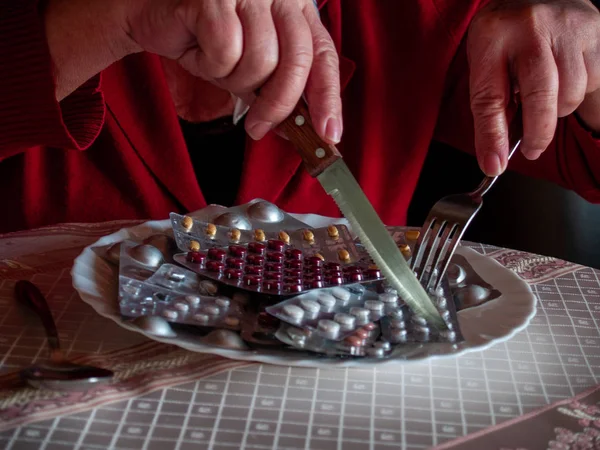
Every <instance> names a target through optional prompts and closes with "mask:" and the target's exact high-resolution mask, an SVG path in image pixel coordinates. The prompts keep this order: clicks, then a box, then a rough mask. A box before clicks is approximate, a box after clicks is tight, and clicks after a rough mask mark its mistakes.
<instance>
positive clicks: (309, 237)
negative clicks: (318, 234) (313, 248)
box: [303, 230, 315, 242]
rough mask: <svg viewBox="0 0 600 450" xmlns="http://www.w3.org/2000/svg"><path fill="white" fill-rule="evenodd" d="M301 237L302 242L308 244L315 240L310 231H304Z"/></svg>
mask: <svg viewBox="0 0 600 450" xmlns="http://www.w3.org/2000/svg"><path fill="white" fill-rule="evenodd" d="M303 237H304V240H305V241H308V242H312V241H314V240H315V235H314V234H313V232H312V231H310V230H304V234H303Z"/></svg>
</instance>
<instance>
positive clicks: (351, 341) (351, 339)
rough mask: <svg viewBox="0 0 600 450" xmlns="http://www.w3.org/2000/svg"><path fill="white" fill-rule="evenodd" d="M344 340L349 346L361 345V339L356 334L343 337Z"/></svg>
mask: <svg viewBox="0 0 600 450" xmlns="http://www.w3.org/2000/svg"><path fill="white" fill-rule="evenodd" d="M344 342H345V343H346V344H347V345H349V346H350V347H360V346H361V345H362V339H361V338H359V337H358V336H348V337H347V338H346V339H344Z"/></svg>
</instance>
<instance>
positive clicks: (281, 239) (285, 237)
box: [279, 230, 290, 244]
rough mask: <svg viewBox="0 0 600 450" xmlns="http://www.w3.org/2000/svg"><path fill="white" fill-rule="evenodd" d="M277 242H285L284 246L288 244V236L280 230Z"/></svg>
mask: <svg viewBox="0 0 600 450" xmlns="http://www.w3.org/2000/svg"><path fill="white" fill-rule="evenodd" d="M279 240H280V241H283V242H285V243H286V244H289V243H290V235H289V234H287V233H286V232H285V231H283V230H282V231H280V232H279Z"/></svg>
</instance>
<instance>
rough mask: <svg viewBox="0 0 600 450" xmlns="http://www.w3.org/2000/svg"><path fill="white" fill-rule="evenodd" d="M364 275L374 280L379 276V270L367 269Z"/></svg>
mask: <svg viewBox="0 0 600 450" xmlns="http://www.w3.org/2000/svg"><path fill="white" fill-rule="evenodd" d="M365 275H366V277H367V278H368V279H369V280H374V279H376V278H381V270H379V269H368V270H367V272H366V274H365Z"/></svg>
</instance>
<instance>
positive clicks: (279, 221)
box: [210, 198, 307, 231]
mask: <svg viewBox="0 0 600 450" xmlns="http://www.w3.org/2000/svg"><path fill="white" fill-rule="evenodd" d="M210 222H212V223H214V224H215V225H222V226H225V227H231V228H237V229H240V230H252V229H262V230H265V231H278V230H281V229H284V230H299V229H301V228H306V227H307V225H306V224H305V223H304V222H302V221H300V220H298V219H295V218H294V217H292V215H290V214H288V213H286V212H285V211H283V210H281V209H279V208H278V207H277V206H276V205H274V204H273V203H271V202H268V201H266V200H263V199H260V198H257V199H254V200H252V201H250V202H248V203H245V204H243V205H238V206H233V207H230V208H227V209H226V210H224V211H221V212H218V213H216V214H215V215H213V216H211V217H210Z"/></svg>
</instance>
